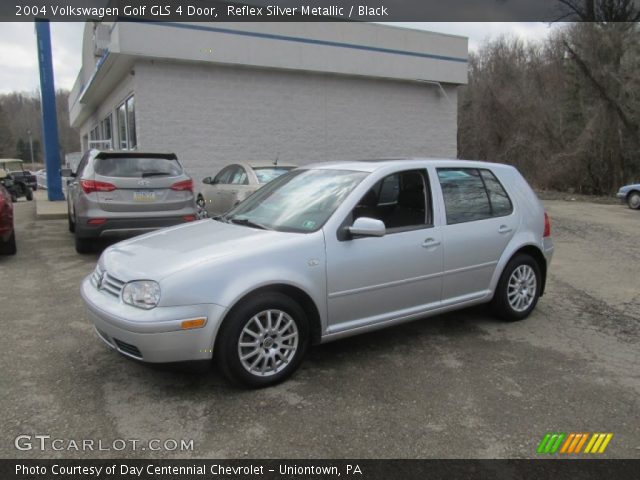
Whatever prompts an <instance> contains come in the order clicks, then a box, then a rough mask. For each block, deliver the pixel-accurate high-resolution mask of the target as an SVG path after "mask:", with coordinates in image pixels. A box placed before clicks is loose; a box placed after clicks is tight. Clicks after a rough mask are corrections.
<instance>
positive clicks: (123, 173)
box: [94, 157, 182, 178]
mask: <svg viewBox="0 0 640 480" xmlns="http://www.w3.org/2000/svg"><path fill="white" fill-rule="evenodd" d="M94 168H95V171H96V173H97V174H98V175H103V176H105V177H129V178H131V177H133V178H135V177H155V176H158V177H177V176H178V175H181V174H182V167H181V166H180V164H179V163H178V161H177V160H175V159H167V158H150V157H114V158H97V159H96V163H95V167H94Z"/></svg>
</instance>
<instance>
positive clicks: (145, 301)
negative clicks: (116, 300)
mask: <svg viewBox="0 0 640 480" xmlns="http://www.w3.org/2000/svg"><path fill="white" fill-rule="evenodd" d="M122 300H123V301H124V303H128V304H129V305H133V306H134V307H138V308H144V309H145V310H149V309H151V308H154V307H155V306H156V305H158V302H159V301H160V285H158V283H157V282H154V281H153V280H138V281H136V282H129V283H127V284H126V285H125V286H124V288H123V289H122Z"/></svg>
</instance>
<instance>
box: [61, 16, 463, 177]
mask: <svg viewBox="0 0 640 480" xmlns="http://www.w3.org/2000/svg"><path fill="white" fill-rule="evenodd" d="M466 82H467V39H466V38H464V37H456V36H451V35H443V34H436V33H430V32H425V31H418V30H409V29H404V28H396V27H389V26H385V25H378V24H364V23H344V22H340V23H320V22H318V23H197V24H196V23H135V22H118V23H113V24H107V23H98V24H94V23H88V24H87V25H86V27H85V32H84V44H83V58H82V69H81V71H80V73H79V75H78V79H77V81H76V83H75V85H74V87H73V90H72V92H71V96H70V98H69V110H70V116H71V123H72V125H73V126H74V127H75V128H77V129H79V131H80V135H81V139H82V148H83V149H85V150H86V149H87V148H88V147H89V145H92V146H96V147H98V148H106V147H108V146H113V148H117V149H136V148H137V149H139V150H147V151H155V150H159V151H172V152H175V153H176V154H177V155H178V157H179V158H180V159H181V160H182V162H183V164H184V165H185V167H186V168H187V170H188V171H189V173H191V174H192V175H193V176H194V177H195V178H196V179H199V178H201V177H203V176H206V175H211V174H213V173H215V172H216V171H217V170H218V169H219V168H220V167H221V166H222V165H224V164H227V163H231V162H235V161H272V160H275V159H276V158H278V159H279V160H280V161H281V162H287V163H294V164H298V165H302V164H305V163H310V162H312V161H322V160H332V159H360V158H372V157H396V156H439V157H455V156H456V133H457V98H458V97H457V87H458V86H459V85H462V84H465V83H466ZM98 141H100V142H98ZM90 142H91V143H90Z"/></svg>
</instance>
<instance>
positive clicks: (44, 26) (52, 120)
mask: <svg viewBox="0 0 640 480" xmlns="http://www.w3.org/2000/svg"><path fill="white" fill-rule="evenodd" d="M36 37H37V40H38V64H39V65H40V100H41V103H42V140H43V141H44V158H45V166H46V169H47V195H48V196H49V200H51V201H55V200H64V195H63V193H62V179H61V178H60V146H59V143H58V120H57V117H56V89H55V86H54V84H53V62H52V60H51V31H50V29H49V20H43V19H37V20H36Z"/></svg>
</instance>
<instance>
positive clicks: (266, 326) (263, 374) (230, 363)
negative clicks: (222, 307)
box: [215, 292, 309, 388]
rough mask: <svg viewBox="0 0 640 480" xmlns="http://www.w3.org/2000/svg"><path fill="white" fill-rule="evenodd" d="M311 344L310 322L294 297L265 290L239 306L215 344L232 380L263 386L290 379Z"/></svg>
mask: <svg viewBox="0 0 640 480" xmlns="http://www.w3.org/2000/svg"><path fill="white" fill-rule="evenodd" d="M308 347H309V321H308V319H307V316H306V315H305V313H304V310H303V309H302V308H301V307H300V305H298V303H297V302H295V301H294V300H292V299H291V298H289V297H287V296H286V295H283V294H281V293H277V292H270V293H261V294H258V295H256V296H255V297H253V298H250V299H249V300H247V301H243V302H242V303H241V304H240V305H238V306H237V307H235V308H234V309H233V310H232V311H231V312H230V313H229V315H228V317H227V318H226V319H225V321H224V323H223V324H222V327H221V328H220V332H219V333H218V339H217V341H216V346H215V354H216V360H217V363H218V366H219V368H220V370H221V371H222V373H223V374H224V375H225V376H226V377H227V378H228V379H229V380H231V381H232V382H234V383H237V384H240V385H243V386H247V387H251V388H261V387H267V386H270V385H275V384H276V383H279V382H281V381H283V380H285V379H286V378H288V377H289V376H290V375H291V374H293V372H294V371H295V370H296V369H297V368H298V366H299V365H300V363H301V362H302V359H303V358H304V355H305V353H306V351H307V348H308Z"/></svg>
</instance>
